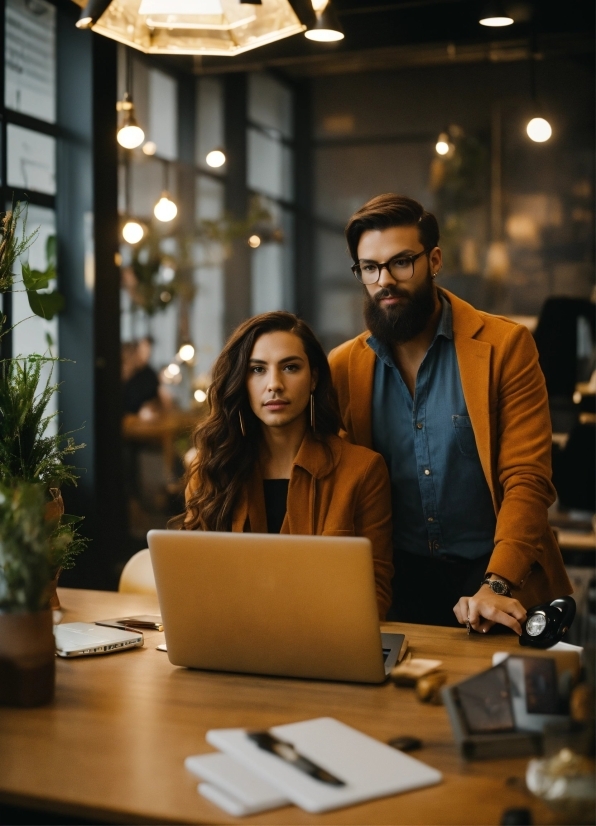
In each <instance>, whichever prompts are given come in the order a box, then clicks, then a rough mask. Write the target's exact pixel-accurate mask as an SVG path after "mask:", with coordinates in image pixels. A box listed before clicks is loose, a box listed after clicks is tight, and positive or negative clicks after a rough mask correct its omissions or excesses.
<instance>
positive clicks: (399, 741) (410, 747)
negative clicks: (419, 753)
mask: <svg viewBox="0 0 596 826" xmlns="http://www.w3.org/2000/svg"><path fill="white" fill-rule="evenodd" d="M387 744H388V745H389V746H391V748H393V749H397V750H398V751H416V750H417V749H420V748H422V740H420V739H419V738H418V737H410V736H409V735H407V734H404V735H402V736H401V737H394V738H393V739H392V740H387Z"/></svg>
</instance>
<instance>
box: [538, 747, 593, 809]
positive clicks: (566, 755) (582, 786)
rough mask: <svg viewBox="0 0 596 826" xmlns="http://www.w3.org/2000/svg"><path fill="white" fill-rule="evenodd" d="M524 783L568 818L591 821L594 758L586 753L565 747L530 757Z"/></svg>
mask: <svg viewBox="0 0 596 826" xmlns="http://www.w3.org/2000/svg"><path fill="white" fill-rule="evenodd" d="M526 784H527V786H528V789H529V790H530V791H531V792H532V794H535V795H536V797H539V798H540V799H541V800H543V801H544V802H545V803H546V804H547V805H548V806H550V807H551V808H553V809H555V810H556V811H558V812H560V813H561V814H562V815H563V816H564V818H565V819H566V820H567V821H568V822H570V823H593V822H594V820H593V818H594V800H595V784H594V761H593V760H590V759H589V758H588V757H584V756H582V755H579V754H575V752H573V751H571V749H567V748H564V749H561V751H560V752H559V753H558V754H556V755H555V756H554V757H551V758H548V759H545V760H530V762H529V763H528V768H527V771H526Z"/></svg>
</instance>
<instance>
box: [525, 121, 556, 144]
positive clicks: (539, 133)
mask: <svg viewBox="0 0 596 826" xmlns="http://www.w3.org/2000/svg"><path fill="white" fill-rule="evenodd" d="M526 132H527V133H528V137H529V138H530V139H531V140H533V141H535V142H536V143H544V142H545V141H547V140H548V139H549V138H550V136H551V135H552V133H553V130H552V126H551V125H550V123H549V122H548V121H547V120H546V119H545V118H532V120H531V121H529V122H528V125H527V126H526Z"/></svg>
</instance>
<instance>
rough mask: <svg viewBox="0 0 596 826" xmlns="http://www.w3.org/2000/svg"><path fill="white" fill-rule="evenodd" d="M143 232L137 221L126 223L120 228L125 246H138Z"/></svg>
mask: <svg viewBox="0 0 596 826" xmlns="http://www.w3.org/2000/svg"><path fill="white" fill-rule="evenodd" d="M143 235H145V230H144V229H143V227H142V225H141V224H139V222H138V221H127V222H126V223H125V224H124V226H123V227H122V237H123V238H124V240H125V241H126V243H127V244H138V243H139V241H140V240H141V239H142V237H143Z"/></svg>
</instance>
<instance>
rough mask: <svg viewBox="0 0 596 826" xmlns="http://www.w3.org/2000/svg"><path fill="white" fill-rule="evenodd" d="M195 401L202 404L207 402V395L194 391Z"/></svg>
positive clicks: (202, 391)
mask: <svg viewBox="0 0 596 826" xmlns="http://www.w3.org/2000/svg"><path fill="white" fill-rule="evenodd" d="M195 401H197V402H199V404H202V403H203V402H206V401H207V393H205V391H204V390H195Z"/></svg>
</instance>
